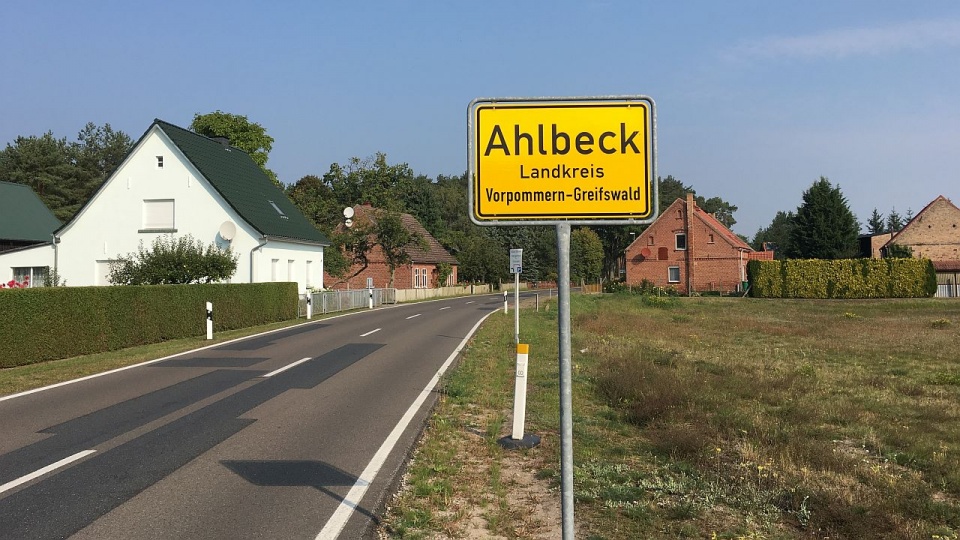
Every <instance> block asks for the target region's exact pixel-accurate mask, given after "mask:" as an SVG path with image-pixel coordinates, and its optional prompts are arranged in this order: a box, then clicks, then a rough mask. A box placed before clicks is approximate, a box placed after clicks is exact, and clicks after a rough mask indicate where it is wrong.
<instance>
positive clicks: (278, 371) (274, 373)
mask: <svg viewBox="0 0 960 540" xmlns="http://www.w3.org/2000/svg"><path fill="white" fill-rule="evenodd" d="M307 360H310V357H307V358H301V359H300V360H297V361H296V362H294V363H292V364H288V365H286V366H283V367H282V368H280V369H275V370H273V371H271V372H270V373H267V374H266V375H263V377H264V378H266V377H273V376H274V375H276V374H277V373H283V372H284V371H286V370H288V369H290V368H292V367H294V366H299V365H300V364H302V363H304V362H306V361H307Z"/></svg>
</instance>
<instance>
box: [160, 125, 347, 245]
mask: <svg viewBox="0 0 960 540" xmlns="http://www.w3.org/2000/svg"><path fill="white" fill-rule="evenodd" d="M154 123H155V124H156V125H157V126H158V127H159V128H160V129H161V130H162V131H163V132H164V133H165V134H166V135H167V136H168V137H170V140H171V141H173V144H175V145H176V146H177V148H179V149H180V151H181V152H183V154H184V156H186V158H187V159H188V160H189V161H190V162H191V163H192V164H193V166H194V167H196V168H197V170H198V171H200V174H202V175H203V177H204V178H206V179H207V180H208V181H209V182H210V184H211V185H213V187H214V189H216V190H217V191H218V192H219V193H220V195H222V196H223V198H224V199H225V200H226V201H227V203H228V204H229V205H230V206H231V207H232V208H233V209H234V210H236V212H237V213H238V214H240V216H241V217H242V218H243V219H244V220H245V221H247V222H248V223H249V224H250V225H252V226H253V227H254V228H255V229H257V230H258V231H260V233H261V234H263V235H265V236H269V237H278V238H287V239H290V240H294V241H299V242H308V243H315V244H322V245H329V244H330V241H329V240H328V239H327V237H325V236H324V235H323V233H321V232H320V231H318V230H317V228H316V227H314V226H313V224H312V223H311V222H310V220H308V219H307V218H306V216H304V215H303V214H302V213H301V212H300V209H298V208H297V207H296V206H295V205H294V204H293V202H292V201H290V199H289V198H287V196H286V194H285V193H284V192H283V190H281V189H280V188H279V187H277V186H276V185H275V184H274V183H273V181H271V180H270V178H269V177H268V176H267V175H266V174H265V173H264V172H263V170H262V169H260V167H259V166H258V165H257V164H256V163H255V162H254V161H253V159H251V158H250V156H249V155H247V154H246V152H244V151H243V150H240V149H239V148H235V147H233V146H228V145H226V144H223V143H220V142H219V141H216V140H214V139H210V138H208V137H204V136H203V135H198V134H196V133H194V132H192V131H189V130H186V129H183V128H181V127H177V126H175V125H173V124H170V123H167V122H164V121H163V120H159V119H158V120H154Z"/></svg>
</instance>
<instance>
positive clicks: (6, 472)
mask: <svg viewBox="0 0 960 540" xmlns="http://www.w3.org/2000/svg"><path fill="white" fill-rule="evenodd" d="M511 296H512V295H511ZM502 306H503V299H502V296H501V295H486V296H474V297H466V298H455V299H446V300H439V301H433V302H424V303H417V304H404V305H398V306H393V307H390V308H384V309H376V310H371V311H364V312H357V313H351V314H347V315H344V316H339V317H335V318H331V319H325V320H320V321H315V322H312V323H308V324H304V325H299V326H296V327H292V328H288V329H284V330H280V331H276V332H272V333H268V334H261V335H258V336H251V337H249V338H244V339H240V340H236V341H232V342H228V343H224V344H220V345H218V346H214V347H208V348H204V349H198V350H195V351H191V352H188V353H184V354H180V355H177V356H174V357H170V358H167V359H161V360H158V361H154V362H152V363H147V364H141V365H139V366H136V367H133V368H130V369H124V370H120V371H116V372H112V373H109V374H106V375H104V376H98V377H93V378H88V379H86V380H81V381H77V382H74V383H71V384H65V385H62V386H57V387H53V388H47V389H43V390H41V391H36V392H32V393H26V394H21V395H15V396H8V397H6V398H0V434H2V436H0V538H3V539H7V538H10V539H17V540H26V539H32V538H36V539H50V538H77V539H113V538H116V539H131V538H137V539H140V538H143V539H168V538H169V539H172V538H177V539H181V538H204V539H214V538H224V539H227V538H229V539H240V538H284V539H288V538H289V539H294V538H336V537H338V536H339V537H340V538H361V537H370V536H371V535H372V534H373V532H372V531H373V524H374V522H375V516H376V514H377V512H378V511H379V510H380V509H381V506H382V504H383V502H384V500H385V498H386V497H388V496H389V495H390V493H391V489H392V487H393V486H394V484H395V482H396V480H397V476H398V471H399V470H400V469H401V467H402V464H403V461H404V459H405V458H406V456H407V454H408V452H409V449H410V447H411V446H412V445H413V443H414V442H415V440H416V438H417V435H418V433H419V430H420V427H421V426H422V425H423V422H424V421H425V419H426V416H427V414H428V413H429V409H430V406H431V405H432V404H433V402H434V401H435V399H436V396H435V394H434V393H433V392H432V389H433V384H434V382H435V377H436V376H437V373H438V370H441V368H442V367H443V366H445V365H448V364H449V361H450V360H452V359H453V358H454V357H455V355H456V352H457V351H458V350H459V349H460V348H461V347H462V346H463V344H464V343H465V342H466V340H467V338H468V337H469V336H470V335H472V333H473V331H474V330H475V329H476V327H477V326H478V325H479V322H480V321H481V320H482V319H484V318H485V317H486V316H487V315H489V314H491V313H493V312H495V311H497V310H500V309H502ZM512 309H513V307H512V301H511V310H512ZM511 316H512V313H511Z"/></svg>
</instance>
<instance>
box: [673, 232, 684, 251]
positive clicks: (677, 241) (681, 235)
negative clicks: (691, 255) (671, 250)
mask: <svg viewBox="0 0 960 540" xmlns="http://www.w3.org/2000/svg"><path fill="white" fill-rule="evenodd" d="M680 238H683V247H680ZM673 242H674V243H673V245H674V247H675V248H676V250H677V251H686V250H687V233H682V232H681V233H677V234H676V235H675V236H674V239H673Z"/></svg>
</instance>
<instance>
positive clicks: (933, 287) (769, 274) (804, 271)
mask: <svg viewBox="0 0 960 540" xmlns="http://www.w3.org/2000/svg"><path fill="white" fill-rule="evenodd" d="M747 277H748V279H749V280H750V296H753V297H757V298H845V299H853V298H922V297H931V296H933V295H934V294H935V293H936V292H937V275H936V271H935V270H934V268H933V263H932V262H930V261H929V260H928V259H834V260H820V259H791V260H785V261H750V262H749V263H747Z"/></svg>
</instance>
